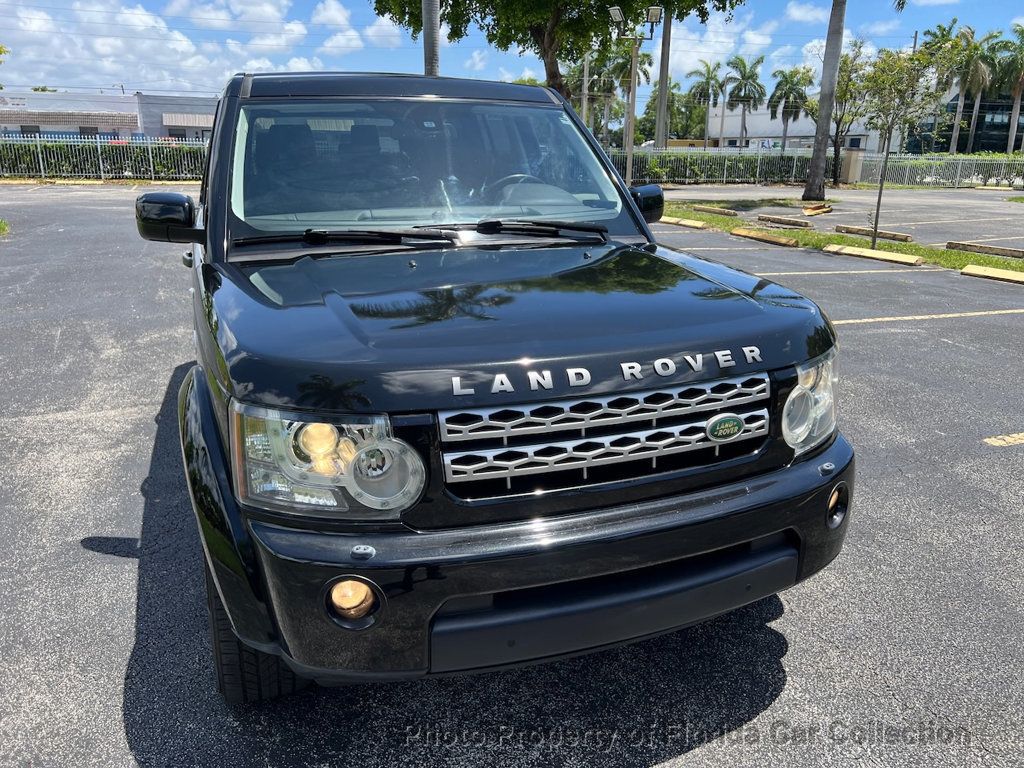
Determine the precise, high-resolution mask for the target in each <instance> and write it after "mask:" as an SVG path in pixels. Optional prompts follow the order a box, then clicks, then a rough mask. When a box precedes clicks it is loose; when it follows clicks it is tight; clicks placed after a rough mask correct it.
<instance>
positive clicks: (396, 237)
mask: <svg viewBox="0 0 1024 768" xmlns="http://www.w3.org/2000/svg"><path fill="white" fill-rule="evenodd" d="M406 240H428V241H432V242H446V243H454V242H457V240H458V238H457V237H456V236H455V235H454V234H452V233H451V232H442V231H441V230H440V229H436V228H424V229H307V230H305V231H304V232H288V233H284V234H280V235H254V236H251V237H236V238H235V239H234V240H232V241H231V242H232V244H233V245H260V244H264V243H306V244H308V245H327V244H328V243H357V244H361V245H378V244H379V245H401V244H402V243H403V242H405V241H406Z"/></svg>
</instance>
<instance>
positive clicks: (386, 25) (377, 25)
mask: <svg viewBox="0 0 1024 768" xmlns="http://www.w3.org/2000/svg"><path fill="white" fill-rule="evenodd" d="M363 37H365V38H366V39H367V40H368V41H369V42H370V45H373V46H375V47H377V48H398V47H399V46H400V45H401V44H402V30H401V28H400V27H399V26H398V25H397V24H395V23H394V22H393V21H391V19H385V18H383V17H377V20H376V21H374V22H373V24H371V25H370V26H368V27H366V28H365V29H364V30H363Z"/></svg>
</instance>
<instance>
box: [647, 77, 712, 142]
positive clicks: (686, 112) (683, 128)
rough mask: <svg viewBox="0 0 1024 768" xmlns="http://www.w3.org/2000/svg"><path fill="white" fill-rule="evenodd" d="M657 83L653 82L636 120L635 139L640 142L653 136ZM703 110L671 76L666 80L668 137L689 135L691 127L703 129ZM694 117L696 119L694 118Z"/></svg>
mask: <svg viewBox="0 0 1024 768" xmlns="http://www.w3.org/2000/svg"><path fill="white" fill-rule="evenodd" d="M658 90H659V88H658V84H657V83H655V85H654V88H653V89H652V90H651V96H650V98H649V99H647V104H646V105H645V106H644V111H643V114H642V115H641V116H640V117H639V119H638V120H637V122H636V133H637V140H638V141H640V142H644V141H647V140H648V139H653V138H654V128H655V123H656V122H657V117H658ZM704 114H705V110H704V108H703V106H701V105H700V104H698V103H696V102H695V100H694V99H692V98H691V97H690V94H688V93H683V91H682V87H681V86H680V85H679V83H678V82H677V81H675V80H673V79H672V78H669V81H668V135H669V137H670V138H673V137H678V136H689V135H690V134H691V133H692V132H693V128H694V127H695V124H696V127H697V128H698V130H702V129H703V124H704ZM695 118H696V119H695Z"/></svg>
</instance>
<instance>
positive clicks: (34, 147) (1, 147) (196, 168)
mask: <svg viewBox="0 0 1024 768" xmlns="http://www.w3.org/2000/svg"><path fill="white" fill-rule="evenodd" d="M205 162H206V142H205V141H195V140H186V139H162V138H133V139H110V138H102V137H98V136H97V137H82V136H21V135H5V136H0V177H4V176H8V177H9V176H14V177H25V178H43V179H50V178H60V179H67V178H84V179H151V180H156V179H198V178H200V177H201V176H202V175H203V166H204V164H205Z"/></svg>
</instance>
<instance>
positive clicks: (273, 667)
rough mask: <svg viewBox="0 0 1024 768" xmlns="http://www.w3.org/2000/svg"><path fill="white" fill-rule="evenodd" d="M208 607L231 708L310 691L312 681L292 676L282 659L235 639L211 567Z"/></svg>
mask: <svg viewBox="0 0 1024 768" xmlns="http://www.w3.org/2000/svg"><path fill="white" fill-rule="evenodd" d="M206 603H207V608H208V609H209V619H210V643H211V645H212V646H213V665H214V669H215V671H216V673H217V690H218V691H220V693H221V695H222V696H223V697H224V699H225V701H227V703H228V704H230V705H232V706H237V705H240V704H253V703H256V702H261V701H270V700H271V699H276V698H278V697H280V696H288V695H290V694H292V693H296V692H297V691H301V690H302V689H303V688H307V687H309V685H310V684H311V681H309V680H306V679H305V678H302V677H299V676H298V675H296V674H295V673H294V672H292V671H291V669H289V668H288V666H287V665H286V664H285V663H284V662H282V661H281V659H280V657H278V656H276V655H274V654H271V653H263V652H262V651H257V650H255V649H253V648H250V647H249V646H247V645H245V644H244V643H242V642H241V641H240V640H239V639H238V638H237V637H236V636H235V633H234V630H232V629H231V621H230V619H228V614H227V611H226V610H224V604H223V603H222V602H221V600H220V595H218V594H217V587H216V586H215V585H214V583H213V577H212V576H211V575H210V571H209V568H208V567H207V568H206Z"/></svg>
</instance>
